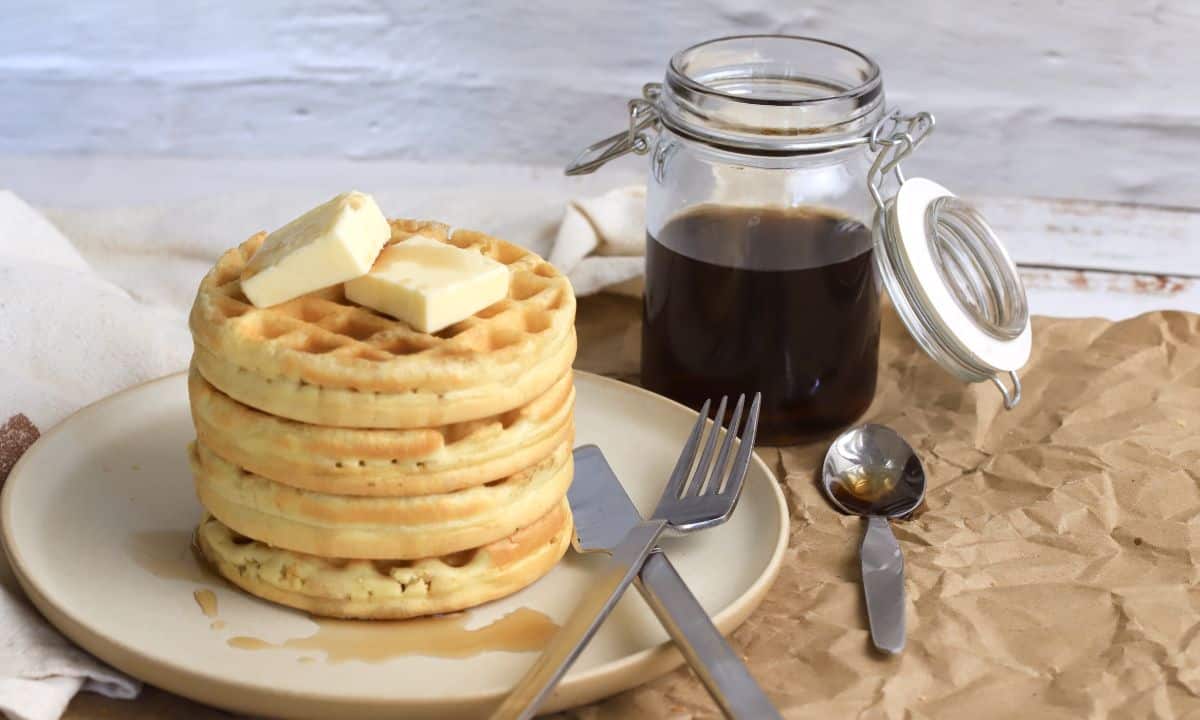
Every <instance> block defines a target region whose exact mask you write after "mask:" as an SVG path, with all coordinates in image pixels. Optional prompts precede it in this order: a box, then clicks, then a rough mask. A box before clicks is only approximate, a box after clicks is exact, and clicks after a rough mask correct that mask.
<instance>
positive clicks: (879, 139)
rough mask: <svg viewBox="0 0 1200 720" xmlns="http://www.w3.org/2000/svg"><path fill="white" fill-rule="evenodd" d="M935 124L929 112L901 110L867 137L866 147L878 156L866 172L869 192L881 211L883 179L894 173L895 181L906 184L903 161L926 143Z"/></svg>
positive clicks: (892, 114)
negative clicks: (907, 113) (907, 112)
mask: <svg viewBox="0 0 1200 720" xmlns="http://www.w3.org/2000/svg"><path fill="white" fill-rule="evenodd" d="M936 124H937V121H936V120H934V117H933V115H931V114H930V113H927V112H919V113H917V114H916V115H903V114H901V112H900V108H896V109H894V110H892V111H891V112H889V113H888V114H887V116H886V117H884V118H883V120H881V121H880V122H879V124H878V125H876V126H875V127H874V128H873V129H872V130H871V134H870V135H868V136H867V144H868V145H869V146H870V148H871V151H872V152H874V153H876V155H875V162H874V163H872V164H871V169H870V170H868V171H867V189H868V190H870V192H871V199H873V200H874V201H875V206H876V207H878V208H879V209H880V210H881V211H882V210H883V209H884V208H885V207H886V205H887V203H886V201H885V200H884V199H883V191H882V186H883V181H884V179H885V178H886V177H887V175H888V173H894V174H895V176H896V181H897V182H898V183H900V184H903V183H904V171H903V170H901V169H900V163H901V161H903V160H904V159H905V158H907V157H908V156H909V155H912V153H913V151H914V150H916V149H917V148H918V147H919V146H920V145H921V143H923V142H925V138H927V137H929V133H931V132H933V128H934V126H935V125H936Z"/></svg>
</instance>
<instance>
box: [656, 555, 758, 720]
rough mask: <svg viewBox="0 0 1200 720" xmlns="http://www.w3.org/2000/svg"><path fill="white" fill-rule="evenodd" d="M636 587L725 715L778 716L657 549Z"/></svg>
mask: <svg viewBox="0 0 1200 720" xmlns="http://www.w3.org/2000/svg"><path fill="white" fill-rule="evenodd" d="M638 589H639V590H641V592H642V597H643V598H645V599H646V604H648V605H649V606H650V608H651V609H652V610H654V614H655V615H657V616H658V619H659V621H660V622H662V624H663V626H664V627H665V628H666V629H667V632H668V633H670V635H671V638H672V639H673V640H675V645H676V646H677V647H678V648H679V652H680V653H682V654H683V657H684V658H685V659H686V660H687V661H688V664H689V665H691V666H692V670H694V671H695V672H696V675H697V677H699V678H700V681H701V682H703V683H704V686H705V687H706V688H708V692H709V694H710V695H712V697H713V700H715V701H716V702H717V705H719V706H720V707H721V711H722V712H723V713H725V717H728V718H735V719H736V720H743V719H744V720H773V719H777V718H779V711H777V710H776V709H775V706H774V705H772V704H771V701H770V700H769V699H768V698H767V696H766V693H764V692H763V691H762V688H760V687H759V686H758V683H757V682H755V681H754V676H752V675H751V674H750V670H749V669H748V668H747V667H746V664H745V663H744V662H742V659H741V658H740V657H738V654H737V653H736V652H734V650H733V648H732V647H730V646H729V643H728V642H726V640H725V638H723V637H721V632H720V631H719V630H717V626H716V625H713V623H712V620H711V619H709V617H708V613H707V612H705V610H704V608H703V607H702V606H701V605H700V602H699V601H698V600H696V596H695V595H693V594H692V591H691V590H689V589H688V586H687V584H686V583H685V582H684V581H683V578H681V577H679V573H678V572H676V570H675V566H674V565H672V564H671V561H670V560H669V559H668V558H667V556H666V555H664V554H663V553H662V551H660V550H658V549H656V550H655V551H654V552H652V553H650V556H649V557H647V558H646V564H645V565H643V566H642V572H641V574H640V575H638Z"/></svg>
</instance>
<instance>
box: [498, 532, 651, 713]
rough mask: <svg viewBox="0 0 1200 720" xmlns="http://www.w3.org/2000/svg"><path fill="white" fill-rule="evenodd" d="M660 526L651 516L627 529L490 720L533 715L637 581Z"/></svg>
mask: <svg viewBox="0 0 1200 720" xmlns="http://www.w3.org/2000/svg"><path fill="white" fill-rule="evenodd" d="M666 527H667V521H666V520H661V519H654V520H643V521H642V522H640V523H638V524H637V525H634V526H633V528H632V529H630V531H629V533H628V534H626V535H625V539H624V540H622V541H621V542H620V543H618V544H617V546H616V547H615V548H613V551H612V556H611V557H609V558H608V560H607V561H606V562H605V563H604V565H603V567H602V568H601V570H600V571H599V572H597V573H596V574H595V576H594V578H593V580H592V582H591V583H590V584H589V586H588V590H587V592H586V593H585V594H584V596H583V600H582V601H580V603H579V605H577V606H576V607H575V610H574V611H572V613H571V615H570V616H569V617H568V618H567V620H566V622H564V623H563V625H562V627H561V628H559V630H558V632H557V633H555V635H554V637H552V638H551V639H550V644H549V645H547V646H546V649H545V650H543V651H542V654H541V655H540V656H539V657H538V659H537V660H535V661H534V663H533V666H532V667H530V668H529V670H528V671H527V672H526V673H525V676H524V677H522V678H521V679H520V681H518V682H517V685H516V687H515V688H513V690H512V691H511V692H510V693H509V694H508V696H507V697H505V698H504V701H503V702H501V703H500V707H498V708H496V710H495V711H494V712H493V713H492V715H491V718H492V720H514V719H515V720H530V718H532V717H533V716H534V714H536V713H537V710H538V707H540V706H541V704H542V703H543V702H545V701H546V699H547V698H548V697H549V696H550V693H551V692H553V691H554V686H555V685H557V684H558V681H559V680H561V679H562V677H563V675H565V674H566V673H567V670H569V669H570V668H571V664H572V663H574V662H575V660H576V658H578V657H579V654H580V653H582V652H583V649H584V648H585V647H586V646H587V644H588V641H589V640H591V639H592V636H593V635H595V634H596V631H597V630H598V629H599V628H600V625H601V623H603V622H604V620H605V619H606V618H607V617H608V616H609V614H610V613H611V612H612V610H613V608H614V607H615V606H616V604H617V601H618V600H620V599H621V595H623V594H624V592H625V589H626V588H627V587H629V586H630V585H631V584H633V582H634V580H636V579H637V574H638V569H639V568H641V567H642V563H643V562H645V560H646V556H647V555H649V554H650V551H651V550H653V549H654V546H655V543H656V542H657V541H658V536H659V535H661V534H662V532H663V530H664V529H665V528H666Z"/></svg>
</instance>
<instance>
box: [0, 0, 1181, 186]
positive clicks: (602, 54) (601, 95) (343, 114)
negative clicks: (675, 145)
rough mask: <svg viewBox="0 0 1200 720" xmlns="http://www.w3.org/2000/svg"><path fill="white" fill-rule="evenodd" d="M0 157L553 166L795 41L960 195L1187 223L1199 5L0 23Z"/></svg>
mask: <svg viewBox="0 0 1200 720" xmlns="http://www.w3.org/2000/svg"><path fill="white" fill-rule="evenodd" d="M0 8H2V9H3V21H0V155H28V154H42V153H55V154H65V153H88V154H92V153H103V154H114V153H116V154H136V155H143V154H163V155H192V156H237V157H280V156H287V157H300V156H304V157H315V156H320V157H328V158H336V157H342V158H356V159H368V158H370V159H375V158H393V159H419V160H440V159H454V160H479V161H502V162H521V163H530V164H544V165H557V164H560V163H562V162H563V161H564V160H565V159H566V158H568V157H569V156H570V155H571V154H572V153H573V152H574V151H575V150H576V149H577V148H579V147H580V146H581V145H583V144H585V143H587V142H590V141H591V140H593V139H595V138H597V137H598V136H600V135H603V134H607V133H610V132H612V131H614V130H616V129H617V128H618V127H619V126H620V125H621V123H622V112H623V100H624V99H625V98H626V97H628V96H630V95H632V94H635V93H637V91H638V88H639V87H640V85H641V84H642V83H643V82H645V81H648V80H657V79H659V77H660V76H661V74H662V68H663V66H664V63H665V61H666V59H667V57H668V55H669V54H670V53H671V52H672V51H673V50H676V49H679V48H681V47H683V46H685V45H688V44H691V43H693V42H696V41H698V40H702V39H705V38H709V37H713V36H718V35H724V34H731V33H747V32H786V33H797V34H811V35H818V36H822V37H827V38H831V39H836V40H840V41H844V42H847V43H849V44H851V45H854V46H856V47H859V48H861V49H863V50H865V51H868V52H869V53H871V54H873V55H875V56H876V58H877V59H878V60H879V61H880V63H881V64H882V66H883V67H884V71H885V82H886V86H887V89H888V91H889V94H890V96H891V98H892V100H893V101H895V102H898V103H900V104H901V105H903V106H904V107H907V108H914V109H915V108H924V109H928V110H931V111H933V112H935V113H936V114H937V116H938V118H939V120H940V125H939V131H938V134H937V137H936V142H932V143H931V144H929V145H928V146H927V149H926V150H925V152H924V154H923V157H922V159H921V160H920V163H919V166H920V167H919V168H918V169H920V170H922V171H923V172H925V173H928V174H931V175H936V177H938V178H939V179H941V180H943V181H944V182H945V183H947V184H950V185H952V186H953V187H955V188H958V189H961V190H962V191H963V192H965V193H969V194H976V195H982V194H989V195H993V194H994V195H1045V196H1058V197H1089V198H1100V199H1110V200H1129V201H1137V202H1151V203H1164V204H1178V205H1200V180H1198V179H1197V168H1198V167H1200V80H1198V79H1197V78H1198V75H1200V42H1197V38H1198V37H1200V2H1197V1H1196V0H1057V1H1050V0H1010V1H1009V2H983V1H981V0H973V1H969V2H963V1H959V0H925V1H924V2H922V1H920V0H917V1H915V2H906V3H893V2H882V1H873V0H808V1H806V2H793V1H789V2H776V3H756V2H749V1H747V0H707V1H705V2H700V1H696V0H670V1H663V2H653V1H650V0H610V1H609V2H580V3H574V2H571V3H564V2H555V1H554V0H533V1H531V2H521V3H517V2H508V3H502V2H494V3H493V2H483V1H478V2H407V3H404V2H382V1H376V2H372V1H369V0H346V1H335V0H301V1H300V2H286V3H285V2H280V1H278V0H264V1H261V2H253V3H250V2H232V1H227V2H222V3H177V2H161V1H159V0H106V1H104V2H68V1H67V0H0Z"/></svg>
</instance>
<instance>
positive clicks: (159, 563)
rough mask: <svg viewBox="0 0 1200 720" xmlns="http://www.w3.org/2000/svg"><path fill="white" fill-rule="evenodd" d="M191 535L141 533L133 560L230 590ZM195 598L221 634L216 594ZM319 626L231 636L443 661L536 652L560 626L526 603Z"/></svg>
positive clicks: (265, 646)
mask: <svg viewBox="0 0 1200 720" xmlns="http://www.w3.org/2000/svg"><path fill="white" fill-rule="evenodd" d="M192 541H193V538H192V535H191V533H189V532H186V531H175V530H167V531H154V532H142V533H138V534H136V535H135V536H134V539H133V541H132V542H131V543H130V554H131V555H132V557H133V561H134V562H135V563H137V564H138V565H139V566H140V567H142V568H143V569H145V570H146V571H147V572H149V573H151V574H152V575H155V576H156V577H161V578H166V579H170V580H187V581H191V582H196V583H203V584H205V585H209V586H212V585H214V584H220V585H221V586H222V587H228V585H227V584H226V582H225V580H224V579H223V578H220V577H219V576H218V575H216V574H215V573H214V572H212V571H211V570H209V569H208V566H207V563H204V562H203V561H201V560H200V558H198V557H197V555H196V551H195V547H194V545H193V542H192ZM192 598H193V599H194V600H195V601H196V606H197V607H198V608H199V609H200V612H201V613H202V614H203V615H204V617H206V618H208V619H209V620H211V623H210V625H209V627H210V628H212V629H213V630H214V631H218V630H223V629H224V628H225V627H226V626H227V623H226V621H225V620H223V619H221V618H220V616H219V603H218V601H217V594H216V592H214V591H213V590H211V589H209V588H196V589H195V590H193V592H192ZM311 619H312V621H313V622H314V623H316V625H317V631H316V632H315V633H312V634H311V635H308V636H305V637H297V638H290V639H288V640H284V641H283V642H278V643H276V642H269V641H267V640H264V639H262V638H259V637H256V636H255V635H254V634H253V632H247V631H246V630H245V629H242V628H238V629H239V630H240V631H241V633H242V634H238V635H235V636H233V637H230V638H228V639H227V640H226V644H228V645H229V646H230V647H233V648H237V649H239V650H248V651H259V650H280V649H283V650H302V651H311V652H314V653H319V654H320V655H322V656H323V659H324V661H325V662H327V663H341V662H346V661H348V660H359V661H362V662H371V663H376V662H383V661H385V660H389V659H391V658H395V657H403V656H408V655H423V656H427V657H441V658H465V657H471V656H473V655H479V654H481V653H487V652H535V651H540V650H542V649H543V648H544V647H545V646H546V644H547V643H549V642H550V638H552V637H553V636H554V633H556V632H557V631H558V625H557V624H556V623H555V622H554V621H553V620H551V619H550V618H549V617H547V616H546V615H545V614H543V613H541V612H538V611H537V610H533V609H531V608H527V607H523V608H517V609H516V610H513V611H512V612H510V613H508V614H507V615H504V616H502V617H499V618H497V619H495V620H493V621H492V622H491V623H489V624H487V625H483V626H481V627H476V628H470V629H468V627H467V626H468V625H469V624H470V619H471V613H469V612H460V613H455V614H452V615H438V616H433V617H423V618H414V619H412V620H338V619H334V618H323V617H315V616H314V617H311ZM318 659H321V658H320V657H318V656H314V655H310V654H305V655H301V656H300V657H298V658H297V659H296V661H297V662H299V663H313V662H316V661H317V660H318Z"/></svg>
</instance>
